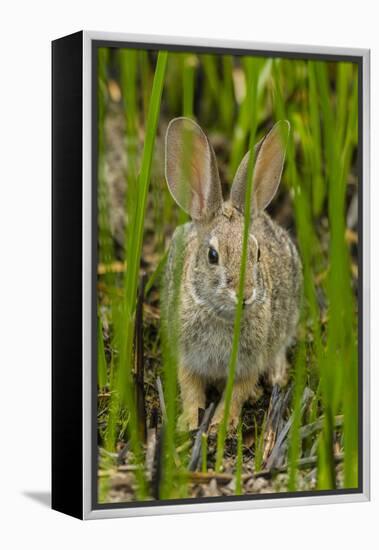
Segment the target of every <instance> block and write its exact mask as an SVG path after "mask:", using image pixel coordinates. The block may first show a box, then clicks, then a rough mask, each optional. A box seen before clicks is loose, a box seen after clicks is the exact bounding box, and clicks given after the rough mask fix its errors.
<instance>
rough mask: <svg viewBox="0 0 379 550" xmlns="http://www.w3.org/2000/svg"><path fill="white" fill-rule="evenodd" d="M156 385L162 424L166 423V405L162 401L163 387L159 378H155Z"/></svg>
mask: <svg viewBox="0 0 379 550" xmlns="http://www.w3.org/2000/svg"><path fill="white" fill-rule="evenodd" d="M156 384H157V390H158V397H159V403H160V406H161V412H162V419H163V422H167V411H166V403H165V401H164V394H163V387H162V382H161V379H160V377H159V376H158V377H157V381H156Z"/></svg>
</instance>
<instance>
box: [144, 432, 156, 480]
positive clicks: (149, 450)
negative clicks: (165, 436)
mask: <svg viewBox="0 0 379 550" xmlns="http://www.w3.org/2000/svg"><path fill="white" fill-rule="evenodd" d="M156 445H157V430H156V429H155V428H149V429H148V431H147V438H146V458H145V465H146V473H147V475H146V477H147V480H148V481H150V482H151V481H152V479H153V469H154V458H155V448H156Z"/></svg>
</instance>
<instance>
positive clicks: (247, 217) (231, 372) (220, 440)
mask: <svg viewBox="0 0 379 550" xmlns="http://www.w3.org/2000/svg"><path fill="white" fill-rule="evenodd" d="M248 64H249V66H250V79H249V86H248V93H249V94H251V96H250V101H251V104H252V105H253V106H254V105H256V100H257V83H258V71H257V70H255V65H256V62H255V60H254V59H249V60H248ZM253 109H254V107H253ZM256 129H257V119H256V117H255V116H254V115H253V116H251V126H250V139H249V151H250V155H249V161H248V167H247V176H246V179H247V185H246V196H245V211H244V229H243V238H242V256H241V267H240V280H239V287H238V297H237V307H236V314H235V320H234V330H233V342H232V349H231V353H230V359H229V364H228V379H227V382H226V388H225V396H224V399H225V409H224V417H223V419H222V422H221V424H220V427H219V431H218V437H217V455H216V469H217V470H220V469H221V467H222V459H223V455H224V446H225V437H226V432H227V427H228V420H229V410H230V404H231V400H232V393H233V386H234V380H235V373H236V368H237V361H238V350H239V338H240V333H241V323H242V309H243V293H244V288H245V278H246V265H247V254H248V248H247V246H248V241H249V227H250V221H251V203H252V197H253V170H254V162H255V158H254V145H255V134H256Z"/></svg>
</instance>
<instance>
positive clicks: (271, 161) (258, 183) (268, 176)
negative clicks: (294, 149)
mask: <svg viewBox="0 0 379 550" xmlns="http://www.w3.org/2000/svg"><path fill="white" fill-rule="evenodd" d="M289 131H290V123H289V122H288V120H281V121H280V122H278V123H277V124H275V126H274V127H273V128H272V129H271V130H270V132H269V133H268V134H267V135H266V136H265V137H264V138H263V139H262V140H261V141H260V142H259V143H258V144H257V145H256V146H255V148H254V154H255V166H254V173H253V213H254V212H256V211H257V210H258V211H259V210H264V209H265V208H266V207H267V206H268V205H269V204H270V202H271V201H272V199H273V198H274V196H275V193H276V191H277V189H278V187H279V183H280V178H281V176H282V171H283V165H284V159H285V156H286V147H287V142H288V136H289ZM249 156H250V152H249V153H246V155H245V156H244V158H243V159H242V161H241V164H240V165H239V167H238V170H237V172H236V175H235V177H234V181H233V186H232V190H231V194H230V199H231V201H232V204H233V205H234V206H235V207H236V208H238V209H239V210H241V211H243V210H244V207H245V193H246V181H247V169H248V162H249Z"/></svg>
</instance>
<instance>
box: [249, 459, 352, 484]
mask: <svg viewBox="0 0 379 550" xmlns="http://www.w3.org/2000/svg"><path fill="white" fill-rule="evenodd" d="M317 460H318V458H317V456H307V457H306V458H300V459H299V460H298V461H297V463H296V467H297V469H298V470H305V469H307V468H313V467H314V466H317ZM343 460H344V454H343V453H338V454H336V455H334V463H335V464H340V463H341V462H343ZM287 470H288V465H287V464H285V465H284V466H280V467H278V468H271V470H269V469H264V470H260V471H259V472H256V473H255V474H254V476H251V477H264V478H266V479H270V478H272V477H273V476H274V475H276V474H280V473H286V472H287Z"/></svg>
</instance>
